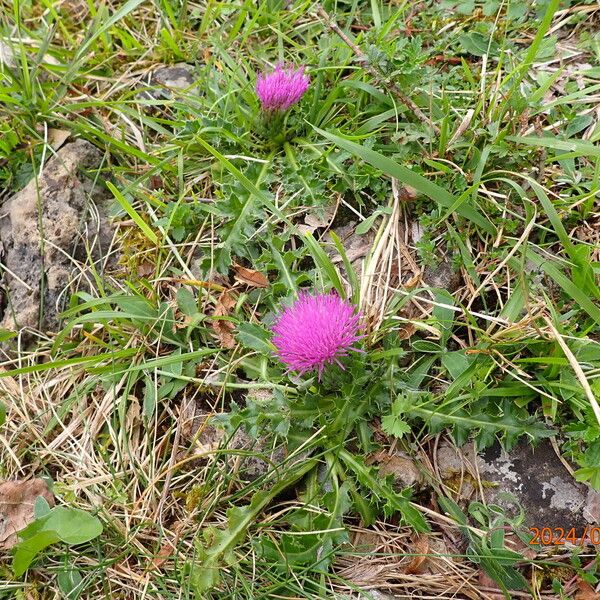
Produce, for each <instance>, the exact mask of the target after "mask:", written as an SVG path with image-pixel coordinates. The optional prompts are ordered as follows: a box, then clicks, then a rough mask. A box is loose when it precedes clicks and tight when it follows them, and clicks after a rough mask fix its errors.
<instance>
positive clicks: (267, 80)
mask: <svg viewBox="0 0 600 600" xmlns="http://www.w3.org/2000/svg"><path fill="white" fill-rule="evenodd" d="M309 83H310V78H309V77H308V75H305V74H304V67H300V68H299V69H295V70H294V69H293V68H291V67H288V68H285V67H283V66H282V65H277V66H276V67H275V70H274V71H273V72H271V73H263V74H262V75H259V77H258V79H257V80H256V95H257V96H258V99H259V100H260V103H261V106H262V109H263V110H264V111H274V112H284V111H286V110H287V109H288V108H290V106H293V105H294V104H296V102H298V101H299V100H300V98H302V96H304V93H305V92H306V90H307V89H308V84H309Z"/></svg>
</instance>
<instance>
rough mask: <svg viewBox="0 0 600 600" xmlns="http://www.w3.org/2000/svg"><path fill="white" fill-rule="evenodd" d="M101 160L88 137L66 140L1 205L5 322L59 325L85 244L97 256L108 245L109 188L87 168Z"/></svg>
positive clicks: (11, 326)
mask: <svg viewBox="0 0 600 600" xmlns="http://www.w3.org/2000/svg"><path fill="white" fill-rule="evenodd" d="M101 159H102V156H101V153H100V151H99V150H98V149H97V148H95V147H94V146H93V145H92V144H90V143H89V142H87V141H85V140H77V141H75V142H72V143H69V144H66V145H65V146H63V147H62V148H61V149H60V150H59V151H58V152H57V154H56V155H55V156H53V157H52V158H51V159H50V160H48V161H47V163H46V164H45V166H44V169H43V171H42V173H41V174H40V175H39V177H38V178H37V181H35V180H32V181H30V182H29V183H28V184H27V186H25V187H24V188H23V189H22V190H20V191H19V192H17V193H16V194H14V195H13V196H12V197H11V198H9V199H8V200H7V201H6V202H5V203H4V204H3V206H2V218H1V219H0V241H1V244H2V250H3V251H2V265H3V272H4V273H3V285H4V291H5V294H6V296H5V298H4V304H5V307H4V312H3V315H2V320H1V322H0V328H4V329H11V330H13V329H19V328H30V329H37V328H38V327H40V328H41V329H42V330H48V329H50V330H55V329H56V328H57V327H58V324H59V319H58V314H59V312H60V311H61V310H62V304H63V303H64V301H65V300H67V299H68V297H69V289H70V288H71V284H72V279H73V274H74V272H75V270H76V262H75V261H77V260H79V259H81V260H86V250H85V248H86V244H87V245H89V246H91V245H94V254H96V256H98V255H101V254H102V252H103V251H104V252H105V251H106V249H107V244H109V243H110V240H111V239H112V231H111V228H110V226H109V224H108V219H107V217H106V216H99V213H100V212H102V211H100V210H99V209H100V206H98V205H99V204H100V203H102V202H103V200H104V198H105V195H104V194H105V193H104V192H103V191H102V190H101V189H100V188H99V187H98V186H96V187H95V188H93V186H92V185H91V183H90V181H86V179H85V178H84V176H83V175H82V174H81V171H85V170H86V169H93V168H97V167H98V166H99V165H100V163H101ZM92 188H93V189H92ZM93 205H96V206H95V208H96V209H98V210H94V209H92V208H93ZM97 268H99V269H100V270H101V266H100V265H97Z"/></svg>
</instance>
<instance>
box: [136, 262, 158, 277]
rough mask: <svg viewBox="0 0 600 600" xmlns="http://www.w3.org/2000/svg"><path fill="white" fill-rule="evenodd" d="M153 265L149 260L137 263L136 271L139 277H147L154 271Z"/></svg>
mask: <svg viewBox="0 0 600 600" xmlns="http://www.w3.org/2000/svg"><path fill="white" fill-rule="evenodd" d="M154 269H155V266H154V265H153V264H152V263H151V262H147V261H145V262H143V263H141V264H140V265H138V268H137V272H138V275H139V276H140V277H148V275H152V273H154Z"/></svg>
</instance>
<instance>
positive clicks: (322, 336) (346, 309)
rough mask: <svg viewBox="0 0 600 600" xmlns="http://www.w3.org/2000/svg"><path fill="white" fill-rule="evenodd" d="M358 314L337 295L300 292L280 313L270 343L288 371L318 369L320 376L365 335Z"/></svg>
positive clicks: (301, 371) (356, 350)
mask: <svg viewBox="0 0 600 600" xmlns="http://www.w3.org/2000/svg"><path fill="white" fill-rule="evenodd" d="M360 328H361V325H360V315H359V314H357V313H356V311H355V307H354V306H353V305H352V304H350V303H349V302H346V301H345V300H342V299H341V298H340V297H339V296H338V295H337V294H317V295H315V296H313V295H311V294H307V293H306V292H303V293H302V292H301V293H300V295H299V297H298V299H297V300H296V301H295V302H294V303H293V304H292V305H291V306H289V307H288V308H285V309H284V310H283V312H281V313H280V315H279V317H278V319H277V322H276V323H275V325H274V326H273V331H274V333H275V335H274V337H273V344H274V345H275V347H276V348H277V356H278V357H279V359H280V360H281V362H283V363H284V364H285V365H286V366H287V368H288V369H287V370H288V372H289V371H297V372H298V373H300V374H302V373H306V372H308V371H314V370H317V371H318V373H319V379H321V375H322V374H323V369H324V368H325V366H326V365H327V364H331V363H334V362H335V363H337V364H338V365H339V366H340V367H342V369H343V368H344V367H343V365H342V363H341V362H340V360H339V359H340V357H342V356H347V355H348V351H349V350H354V351H355V352H361V350H359V349H358V348H353V347H352V346H353V344H354V343H355V342H357V341H358V340H360V339H362V338H363V337H364V336H362V335H358V331H359V329H360Z"/></svg>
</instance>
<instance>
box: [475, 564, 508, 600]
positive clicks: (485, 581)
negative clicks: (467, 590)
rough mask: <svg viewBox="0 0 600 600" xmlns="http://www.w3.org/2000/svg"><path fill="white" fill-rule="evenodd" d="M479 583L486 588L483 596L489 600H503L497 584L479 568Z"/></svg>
mask: <svg viewBox="0 0 600 600" xmlns="http://www.w3.org/2000/svg"><path fill="white" fill-rule="evenodd" d="M479 585H480V586H481V587H482V588H485V589H486V592H485V594H486V595H485V598H488V599H489V600H504V594H503V593H502V590H501V589H500V587H499V586H498V584H497V583H496V582H495V581H494V580H493V579H492V578H491V577H490V576H489V575H488V574H487V573H486V572H485V571H482V570H481V569H479ZM496 590H498V591H496Z"/></svg>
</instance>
